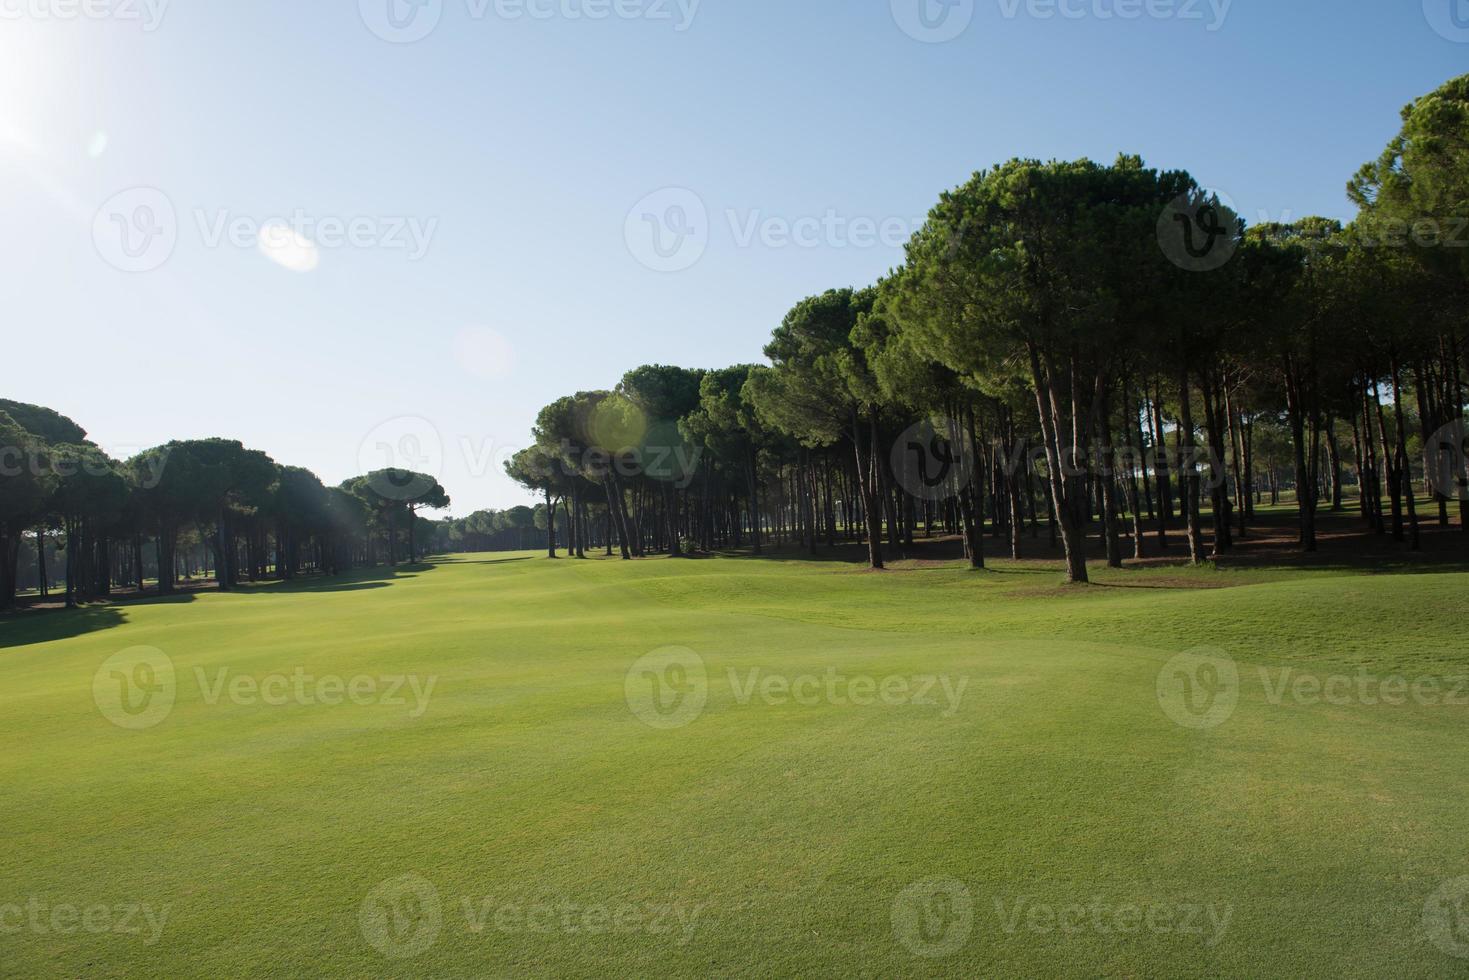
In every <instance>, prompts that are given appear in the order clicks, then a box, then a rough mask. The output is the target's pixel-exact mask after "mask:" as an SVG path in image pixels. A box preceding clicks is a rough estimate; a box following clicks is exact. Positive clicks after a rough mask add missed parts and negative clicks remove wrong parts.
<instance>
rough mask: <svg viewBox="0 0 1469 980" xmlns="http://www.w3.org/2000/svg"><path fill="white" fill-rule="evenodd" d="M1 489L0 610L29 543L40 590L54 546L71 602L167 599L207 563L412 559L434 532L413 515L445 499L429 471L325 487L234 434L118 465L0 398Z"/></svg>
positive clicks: (271, 568) (332, 565)
mask: <svg viewBox="0 0 1469 980" xmlns="http://www.w3.org/2000/svg"><path fill="white" fill-rule="evenodd" d="M0 490H3V493H0V608H9V607H12V606H14V604H15V598H16V590H17V585H18V583H19V582H20V581H21V579H22V577H23V576H22V573H21V568H22V552H23V551H24V552H25V557H26V558H28V559H30V561H32V562H34V564H30V565H29V569H28V571H29V574H27V575H25V576H24V578H25V579H28V580H30V581H34V582H35V583H36V585H37V587H38V591H39V592H40V593H41V594H42V595H43V596H44V595H45V594H46V593H47V591H48V589H49V586H50V583H51V582H52V581H53V575H54V571H55V570H53V569H51V568H49V567H48V566H47V560H48V551H49V552H50V555H49V557H51V558H53V559H54V558H55V557H57V555H58V552H59V555H60V557H61V558H62V561H63V565H64V567H63V569H62V582H63V585H62V588H61V591H62V593H63V595H64V598H65V602H66V604H67V605H68V606H71V605H75V604H76V603H77V602H78V601H80V600H85V599H95V598H105V597H107V596H108V595H110V594H111V593H112V592H113V590H114V589H116V588H119V587H124V586H126V587H132V588H136V589H139V590H142V589H143V588H144V586H145V585H146V583H147V582H149V581H156V588H157V591H158V592H160V593H163V594H165V595H167V594H170V593H173V592H175V591H176V590H177V589H178V588H179V585H180V581H179V579H180V575H181V574H184V575H189V576H191V577H192V575H193V574H194V573H195V572H196V571H200V570H202V569H203V566H204V565H206V564H209V565H212V567H213V569H214V577H215V579H216V580H217V583H218V586H219V588H221V589H230V588H233V587H235V586H236V585H238V584H239V583H240V582H241V581H242V580H244V581H251V582H255V581H260V580H263V579H266V578H282V579H292V578H295V577H296V576H297V575H299V574H301V573H303V572H314V573H321V574H338V573H341V572H343V571H346V570H348V569H351V568H354V567H357V566H361V565H375V564H379V563H381V562H384V561H385V562H387V563H388V564H389V565H394V564H396V563H397V562H398V561H399V560H407V561H409V562H412V561H415V560H416V559H417V558H418V556H419V555H421V554H422V553H423V551H422V548H421V547H420V545H423V546H424V547H427V546H428V544H429V543H430V541H431V539H432V536H433V534H434V532H435V525H434V524H433V522H431V521H429V520H428V519H426V518H425V517H423V516H422V515H421V514H420V513H419V512H420V511H422V510H425V509H440V508H444V507H447V506H449V497H448V494H447V493H446V492H445V491H444V488H443V487H442V486H441V485H440V484H439V482H438V480H437V479H436V478H435V477H433V476H430V475H428V474H423V473H413V472H410V471H407V470H401V469H383V470H377V471H374V472H372V473H368V474H366V475H363V476H357V477H353V478H352V479H350V480H347V481H345V482H343V483H342V484H341V485H339V486H336V487H327V486H325V485H324V484H323V483H322V482H321V480H320V479H319V478H318V477H317V476H316V475H315V474H314V473H312V472H311V471H310V470H307V469H303V468H302V467H299V466H286V465H283V464H280V463H277V462H276V461H275V460H273V459H271V458H270V457H269V456H268V455H266V454H265V453H264V452H261V451H259V450H255V449H247V448H245V447H244V446H243V445H242V444H241V443H239V442H237V441H234V440H229V439H193V440H183V441H174V442H169V443H167V444H166V445H162V446H158V447H155V448H153V449H150V450H147V451H145V452H142V453H139V454H137V455H136V456H134V457H132V458H130V459H127V460H116V459H112V458H111V457H109V456H108V455H107V454H106V453H105V452H104V451H103V450H102V449H100V448H99V447H98V446H96V445H95V444H94V443H92V442H91V441H89V440H88V439H87V433H86V431H85V430H84V429H83V428H82V427H81V426H79V425H77V424H76V423H75V422H73V421H72V420H71V419H69V418H67V417H66V416H64V415H61V414H59V413H57V412H55V411H53V410H52V409H49V408H44V407H42V406H39V405H29V404H25V403H22V402H16V401H10V400H5V399H0ZM48 537H49V538H50V539H51V546H50V547H49V548H48ZM58 545H59V548H58V547H57V546H58Z"/></svg>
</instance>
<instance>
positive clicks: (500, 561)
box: [429, 555, 550, 568]
mask: <svg viewBox="0 0 1469 980" xmlns="http://www.w3.org/2000/svg"><path fill="white" fill-rule="evenodd" d="M546 560H547V561H550V557H549V556H547V558H546ZM513 561H535V559H534V558H532V557H531V556H530V555H521V556H520V557H519V558H475V559H471V560H468V561H464V560H457V561H436V562H434V563H433V564H432V565H430V566H429V567H430V568H437V567H439V566H440V565H504V564H506V563H507V562H513Z"/></svg>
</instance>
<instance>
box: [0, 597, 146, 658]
mask: <svg viewBox="0 0 1469 980" xmlns="http://www.w3.org/2000/svg"><path fill="white" fill-rule="evenodd" d="M127 618H128V617H127V613H126V612H125V611H124V610H123V609H121V608H119V607H117V606H114V605H92V606H81V607H79V608H77V609H23V610H20V611H19V612H15V613H8V614H6V615H4V616H0V650H4V649H12V648H15V647H24V646H31V645H33V644H36V643H50V642H51V641H52V640H69V639H71V638H72V637H75V636H84V635H86V634H87V633H95V632H97V631H98V630H105V629H111V628H112V627H114V626H121V625H122V624H123V623H125V622H127Z"/></svg>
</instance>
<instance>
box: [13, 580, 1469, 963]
mask: <svg viewBox="0 0 1469 980" xmlns="http://www.w3.org/2000/svg"><path fill="white" fill-rule="evenodd" d="M502 558H503V556H488V557H486V556H468V557H465V558H462V559H459V560H454V561H452V562H450V563H446V564H443V565H440V566H438V567H436V568H433V569H431V570H423V571H421V572H419V573H416V574H415V573H410V574H405V575H402V576H399V577H397V578H396V579H393V580H391V581H388V582H384V581H373V580H371V579H366V578H365V579H363V580H362V581H360V582H357V583H355V584H352V585H350V586H349V587H345V588H330V589H320V588H314V589H305V590H299V591H298V590H290V589H265V590H260V591H259V592H258V593H243V594H236V595H228V596H220V595H200V596H198V597H196V598H194V599H193V601H189V602H179V603H144V604H135V605H129V606H126V607H117V608H114V609H106V610H93V611H89V612H85V613H82V614H78V615H77V616H75V617H72V618H71V619H70V620H67V619H64V618H63V617H59V616H43V617H26V618H22V619H20V620H12V621H9V622H0V665H3V668H4V676H5V684H4V685H3V687H0V737H3V739H4V744H6V745H7V747H8V750H7V751H6V752H5V753H4V754H3V756H0V786H3V787H4V792H3V794H0V826H3V827H4V828H5V839H6V846H5V847H4V848H3V849H0V905H3V904H4V903H5V902H19V903H24V902H25V901H26V900H27V899H28V898H30V897H31V896H39V897H40V898H41V900H43V901H46V902H48V903H60V902H70V903H73V904H77V905H91V904H96V903H137V902H147V903H150V904H151V905H152V906H154V907H158V906H163V905H167V906H169V907H170V918H169V921H168V924H167V926H166V928H165V931H164V933H163V936H162V939H161V940H160V941H159V942H158V943H157V944H156V945H153V946H146V945H144V944H142V943H141V942H140V940H139V939H138V938H137V937H130V936H115V935H103V936H88V935H70V936H58V935H54V934H47V935H37V934H35V933H33V932H30V931H22V932H21V933H19V934H0V974H5V975H9V974H11V973H16V974H37V973H44V974H58V973H64V974H81V973H89V974H90V973H107V974H127V975H156V974H174V975H179V974H190V975H200V974H211V975H219V976H224V975H245V974H251V975H262V974H264V975H282V976H285V975H302V974H311V973H321V972H332V973H346V974H356V975H368V974H372V975H382V974H385V973H386V974H393V973H395V972H396V973H398V974H401V975H404V976H421V975H426V974H433V975H466V974H470V973H474V974H479V975H484V974H494V975H504V974H508V973H522V972H536V973H544V974H557V975H606V974H608V973H617V974H624V975H628V974H634V973H636V974H649V975H651V974H654V973H666V972H672V973H680V974H691V973H699V974H708V973H716V974H726V975H727V974H732V973H736V972H739V973H749V972H757V971H763V972H765V973H767V974H797V973H799V974H805V975H815V974H836V973H842V974H852V975H868V976H879V975H895V974H925V973H926V974H933V975H956V976H958V975H975V974H976V973H979V972H983V973H986V974H993V973H1001V974H1019V973H1023V974H1029V975H1037V974H1055V973H1062V972H1071V973H1084V974H1087V975H1096V974H1100V973H1106V974H1114V975H1157V974H1159V973H1166V972H1178V970H1179V969H1180V967H1181V965H1182V964H1183V963H1188V964H1190V968H1189V970H1188V972H1191V973H1195V974H1203V973H1222V974H1228V975H1255V976H1263V975H1306V974H1314V975H1320V974H1329V973H1333V972H1335V973H1345V974H1348V975H1358V974H1365V973H1373V974H1385V973H1397V974H1402V975H1421V974H1447V973H1452V972H1454V971H1456V970H1458V971H1460V972H1462V970H1463V969H1464V967H1465V965H1466V964H1465V963H1464V962H1463V961H1456V960H1452V959H1450V958H1448V957H1447V956H1445V955H1444V954H1443V953H1441V952H1440V951H1439V950H1437V949H1435V948H1434V947H1433V946H1432V945H1431V944H1429V943H1428V942H1427V941H1426V940H1425V937H1424V934H1423V930H1422V926H1421V921H1420V920H1421V913H1422V909H1423V904H1424V901H1425V899H1426V898H1427V897H1428V896H1429V895H1430V894H1431V893H1432V892H1433V891H1434V889H1435V888H1436V887H1437V886H1438V885H1439V883H1440V882H1441V881H1443V880H1444V879H1446V878H1453V877H1457V876H1460V875H1466V874H1469V850H1466V849H1465V846H1464V845H1465V841H1466V839H1469V807H1466V805H1465V804H1466V795H1469V794H1466V791H1465V790H1466V777H1465V775H1464V773H1465V772H1466V764H1469V740H1466V739H1465V738H1464V733H1465V731H1466V727H1465V719H1466V715H1469V709H1466V708H1462V707H1460V708H1454V707H1447V706H1434V707H1422V706H1403V707H1389V706H1380V705H1379V706H1365V705H1360V704H1358V705H1352V706H1330V705H1319V706H1303V705H1290V704H1287V705H1283V706H1277V705H1273V704H1270V703H1269V702H1268V701H1267V700H1266V698H1265V695H1264V689H1263V687H1262V685H1261V683H1260V681H1259V679H1258V675H1257V673H1256V671H1255V667H1256V666H1257V665H1264V666H1267V667H1271V668H1277V667H1280V666H1284V665H1290V666H1294V667H1296V668H1299V669H1306V670H1310V671H1315V672H1331V671H1353V670H1356V669H1357V668H1358V667H1359V666H1360V667H1365V668H1366V669H1368V670H1369V671H1372V672H1374V673H1378V674H1388V673H1395V672H1397V673H1404V674H1407V675H1409V676H1416V675H1418V674H1421V673H1431V674H1437V675H1440V676H1448V675H1453V674H1459V673H1465V672H1469V654H1466V653H1465V652H1464V648H1463V635H1464V633H1463V623H1464V613H1465V611H1466V608H1469V600H1466V585H1469V575H1465V574H1463V573H1440V574H1433V575H1411V574H1401V575H1378V576H1367V575H1362V574H1356V573H1351V572H1342V571H1337V572H1333V571H1325V570H1323V571H1315V572H1278V571H1272V572H1258V571H1248V572H1247V571H1201V572H1180V571H1179V570H1178V569H1158V570H1142V571H1129V572H1126V573H1106V574H1102V575H1099V578H1100V579H1101V580H1102V583H1103V586H1104V587H1096V588H1090V589H1085V590H1057V589H1056V588H1055V583H1056V575H1055V572H1054V570H1053V569H1049V568H1043V567H1040V566H1035V565H1013V564H1005V563H1001V564H1000V565H999V566H998V568H997V570H995V571H991V572H987V573H979V574H975V573H970V572H967V571H965V570H961V569H958V568H955V567H952V566H950V567H934V568H919V567H910V568H905V569H899V570H897V571H894V572H891V573H888V574H884V575H873V574H869V573H865V572H859V571H855V570H853V569H852V568H851V567H850V566H844V565H840V564H811V563H803V562H793V561H751V560H741V559H715V560H705V561H687V562H673V561H660V560H650V561H645V562H639V563H633V564H631V565H627V564H623V563H620V562H608V561H596V562H582V563H574V562H569V561H565V560H563V561H560V562H555V563H552V562H549V561H546V560H544V559H536V558H527V559H526V560H521V561H504V560H501V559H502ZM1183 585H1208V586H1216V588H1208V589H1192V588H1179V586H1183ZM1106 586H1113V587H1106ZM84 628H87V629H90V631H83V629H84ZM71 632H76V633H77V634H78V635H74V636H66V637H64V638H61V639H57V640H51V641H48V642H41V641H42V640H43V639H45V638H46V637H49V636H52V635H56V634H60V633H71ZM1200 643H1209V644H1213V645H1215V646H1218V647H1220V648H1222V649H1224V650H1226V651H1228V652H1229V653H1230V654H1232V655H1233V656H1235V657H1236V658H1237V659H1239V660H1240V661H1241V664H1242V673H1243V675H1244V683H1243V695H1242V702H1241V704H1240V707H1239V709H1238V711H1237V712H1236V713H1235V715H1234V716H1233V718H1231V719H1230V721H1229V722H1228V723H1227V724H1225V725H1224V726H1223V727H1221V728H1219V729H1216V730H1214V731H1207V732H1201V731H1192V730H1187V729H1184V728H1180V727H1178V726H1175V725H1174V724H1173V723H1171V722H1170V721H1169V720H1168V719H1167V718H1166V717H1165V716H1164V714H1163V713H1162V711H1161V710H1160V708H1159V705H1158V701H1157V697H1156V694H1155V681H1156V678H1157V675H1158V671H1159V668H1160V666H1161V665H1162V664H1163V663H1164V662H1165V661H1166V660H1167V659H1168V658H1169V657H1171V656H1172V655H1173V654H1175V653H1177V652H1179V651H1181V650H1184V649H1187V648H1189V647H1192V646H1195V645H1197V644H1200ZM137 644H149V645H153V646H156V647H159V648H161V649H162V650H164V651H166V652H167V653H168V654H169V655H170V656H171V657H172V658H173V660H174V662H175V664H176V665H177V667H178V670H179V674H180V696H179V702H178V704H177V706H176V707H175V709H174V711H173V713H172V714H171V715H170V716H169V718H168V719H167V720H166V721H165V722H164V723H163V724H161V725H160V726H158V727H157V728H153V729H150V730H147V731H142V732H128V731H123V730H121V729H118V728H116V727H114V726H112V725H111V724H110V723H108V722H107V721H106V720H105V719H104V718H103V717H102V716H101V715H100V714H99V712H98V711H97V709H96V707H95V706H94V705H93V703H92V699H91V680H92V675H93V672H94V671H95V670H96V668H97V666H98V665H99V664H100V663H101V662H102V661H103V660H104V659H105V658H107V657H108V656H110V655H111V654H113V653H115V652H117V651H118V650H121V649H123V648H125V647H130V646H133V645H137ZM670 644H676V645H679V646H683V647H688V648H690V649H692V650H695V651H697V652H698V653H699V654H700V655H701V656H702V657H703V658H704V660H705V662H706V663H707V664H708V667H709V671H710V678H711V682H710V701H709V706H708V708H707V710H706V711H705V713H704V714H703V716H702V717H700V718H699V719H698V720H697V721H695V722H694V723H693V724H691V725H689V726H688V727H686V728H682V729H679V730H675V731H655V730H653V729H650V728H647V727H645V726H643V725H642V724H641V723H639V722H638V721H637V720H636V719H635V718H634V717H633V716H632V714H631V713H630V712H629V710H628V708H627V705H626V703H625V701H624V696H623V679H624V672H625V671H626V670H627V668H628V666H629V665H630V664H631V663H632V661H633V660H635V659H636V658H637V657H639V656H641V655H643V654H645V653H647V652H648V651H650V650H652V649H654V648H657V647H662V646H667V645H670ZM196 666H203V667H205V668H207V669H209V670H211V671H213V670H216V669H218V668H219V667H221V666H228V667H229V668H230V669H231V671H232V672H233V673H244V674H250V675H254V676H263V675H266V674H269V673H271V672H276V671H280V672H285V673H290V672H291V671H293V670H295V669H296V668H297V667H304V668H306V669H307V670H308V671H310V672H312V673H315V674H326V673H337V674H341V675H346V676H350V675H355V674H361V673H367V674H379V673H380V674H397V673H418V674H424V675H427V674H433V675H437V676H438V682H437V687H436V689H435V691H434V697H433V700H432V703H431V706H430V708H429V710H428V712H427V713H426V715H424V716H423V717H422V718H419V719H411V718H409V717H407V709H406V708H394V707H385V706H379V705H374V706H366V707H364V706H355V705H343V706H339V707H325V706H320V705H316V706H300V705H290V706H281V707H271V706H264V705H256V706H244V705H234V704H230V703H228V702H227V701H226V702H222V703H220V704H216V705H212V706H211V705H208V704H206V703H204V702H203V701H202V699H201V698H200V696H199V694H198V691H197V690H196V687H195V683H194V680H193V673H192V672H193V668H194V667H196ZM828 666H835V667H837V668H838V669H840V670H842V671H843V672H845V673H848V674H856V673H862V674H869V675H874V676H882V675H888V674H907V675H915V674H947V675H950V676H951V677H955V678H958V677H964V678H968V681H969V686H968V689H967V691H966V693H965V697H964V700H963V701H962V704H961V707H960V709H959V711H958V712H957V714H955V715H954V716H953V717H949V718H945V717H943V715H942V710H943V709H942V707H923V706H902V707H883V706H871V707H853V706H837V705H826V704H823V705H820V706H799V705H767V704H762V703H759V702H758V701H756V702H753V703H750V704H747V705H740V704H738V703H736V701H735V698H734V695H733V692H732V691H731V688H730V685H729V683H728V679H727V675H726V670H727V669H728V668H731V667H733V668H737V669H739V670H742V671H744V670H748V669H749V668H752V667H759V668H762V669H763V670H765V671H767V672H771V671H777V672H781V673H784V674H788V675H796V674H800V673H805V672H811V673H818V674H819V673H821V672H822V671H824V670H825V669H826V668H827V667H828ZM407 872H417V873H420V874H422V875H424V876H425V877H426V878H427V879H429V880H430V881H431V882H432V883H433V884H434V886H435V887H436V888H437V891H438V893H439V895H440V896H441V898H442V901H443V904H444V925H443V930H442V932H441V934H440V936H439V938H438V940H437V942H436V943H435V944H434V945H433V946H432V947H431V948H430V949H428V950H427V951H426V952H424V953H423V954H422V955H421V956H419V957H417V958H415V959H412V960H408V961H406V962H393V961H389V960H385V959H384V958H382V957H381V956H380V955H379V954H378V952H377V951H376V950H374V949H373V948H372V947H371V946H369V945H368V944H367V943H366V942H364V941H363V938H362V935H361V933H360V931H359V927H358V915H357V914H358V908H359V905H360V904H361V902H362V899H363V897H364V896H365V895H366V894H367V893H368V892H369V890H371V889H372V888H373V887H374V886H375V885H377V884H378V883H379V882H381V881H383V880H384V879H388V878H392V877H394V876H397V875H401V874H404V873H407ZM931 877H947V878H954V879H958V880H961V881H963V882H964V883H965V884H966V886H967V887H968V888H969V890H970V892H971V893H972V895H973V896H974V902H975V918H974V928H973V932H972V934H971V935H970V936H969V938H968V940H967V942H966V943H965V944H964V946H963V948H962V949H960V950H959V951H958V952H957V953H956V954H954V955H953V956H951V957H949V958H945V959H939V960H922V959H917V958H915V957H914V956H913V955H912V954H911V953H910V952H909V951H908V949H906V948H905V947H904V946H903V945H902V944H901V943H899V942H897V941H895V939H894V935H893V926H892V920H891V916H892V909H893V902H894V898H895V896H896V895H897V894H898V892H899V891H900V890H901V889H903V888H904V887H905V886H906V885H908V884H909V883H911V882H913V881H915V880H918V879H924V878H931ZM547 898H550V899H555V900H557V901H570V902H573V903H576V904H578V905H582V906H586V905H592V904H598V903H601V904H606V905H627V904H640V903H679V904H680V905H681V906H682V907H683V908H684V909H685V910H686V911H687V910H689V909H692V908H693V907H695V906H701V907H702V911H701V912H700V914H699V918H698V920H697V928H696V929H695V931H694V933H693V935H692V939H691V940H690V941H688V942H686V943H683V944H680V942H679V941H678V940H679V934H678V933H674V934H672V935H648V934H646V933H637V934H622V935H597V936H592V935H586V934H582V933H575V934H573V933H567V932H565V931H560V930H557V931H552V932H545V933H538V932H524V931H522V932H503V931H500V930H497V929H496V928H495V927H494V926H493V925H490V926H489V927H487V928H486V929H485V930H484V931H482V932H480V933H478V934H476V933H474V932H472V931H471V929H470V928H469V926H468V924H467V922H466V919H465V916H464V913H463V909H462V907H461V901H463V900H465V899H468V900H471V901H472V902H473V903H474V904H475V906H476V907H478V905H479V903H480V902H481V901H482V900H488V901H489V902H490V904H491V906H498V905H501V904H505V903H520V904H531V903H534V902H536V901H539V900H542V899H547ZM1022 899H1024V900H1028V901H1032V902H1044V903H1053V904H1056V905H1064V904H1070V903H1082V904H1086V903H1089V902H1091V901H1093V900H1094V899H1097V900H1100V901H1103V902H1106V903H1109V904H1112V905H1118V904H1123V903H1135V904H1140V905H1146V904H1148V903H1155V904H1156V903H1168V902H1173V903H1198V904H1209V903H1214V904H1215V905H1217V906H1224V905H1227V906H1229V907H1230V909H1231V910H1232V921H1231V923H1230V926H1229V929H1228V932H1227V933H1226V934H1225V936H1224V938H1223V940H1222V941H1220V942H1218V943H1217V944H1216V945H1213V946H1208V945H1206V944H1205V942H1204V941H1203V940H1202V939H1201V938H1199V937H1197V936H1180V935H1154V934H1147V933H1144V934H1141V935H1126V936H1124V935H1116V934H1099V933H1097V932H1095V931H1087V932H1084V933H1082V934H1079V935H1062V934H1058V933H1055V932H1052V933H1038V932H1033V931H1030V930H1027V929H1025V928H1024V927H1023V926H1022V927H1021V928H1020V929H1018V930H1015V931H1010V932H1007V931H1006V930H1005V929H1004V928H1003V920H1002V917H1001V915H1000V913H999V912H997V910H996V905H995V902H996V901H1000V902H1002V903H1004V906H1005V907H1006V908H1007V909H1009V908H1012V907H1013V905H1014V903H1015V902H1017V901H1020V900H1022Z"/></svg>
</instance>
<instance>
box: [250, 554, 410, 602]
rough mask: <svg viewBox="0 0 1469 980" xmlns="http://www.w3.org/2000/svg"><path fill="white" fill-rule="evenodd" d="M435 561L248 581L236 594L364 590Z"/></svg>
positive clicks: (404, 576)
mask: <svg viewBox="0 0 1469 980" xmlns="http://www.w3.org/2000/svg"><path fill="white" fill-rule="evenodd" d="M436 567H438V566H437V565H436V564H426V563H424V562H416V563H414V564H412V565H395V566H387V565H382V566H378V567H376V568H354V569H352V570H351V571H349V572H343V573H342V574H340V575H330V576H328V575H301V576H297V577H296V578H293V579H282V580H280V581H275V582H262V583H256V584H251V583H248V582H241V583H240V584H239V585H238V586H237V587H236V588H235V589H234V590H233V591H234V594H236V595H280V594H282V593H322V592H363V591H366V590H368V589H386V588H387V587H388V586H389V585H391V584H393V583H394V582H396V581H400V580H403V579H410V578H417V577H418V576H419V575H421V574H423V573H424V572H431V571H433V570H434V569H435V568H436Z"/></svg>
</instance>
